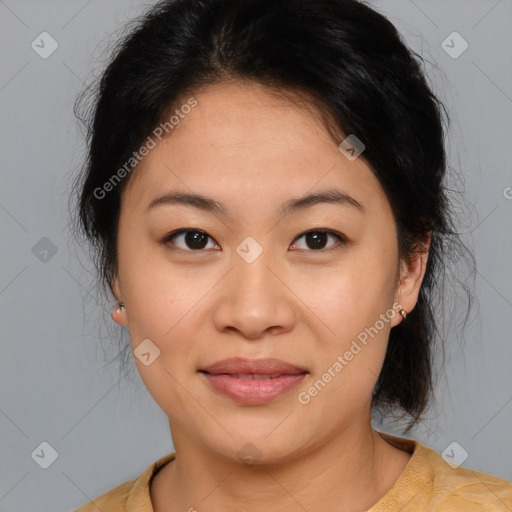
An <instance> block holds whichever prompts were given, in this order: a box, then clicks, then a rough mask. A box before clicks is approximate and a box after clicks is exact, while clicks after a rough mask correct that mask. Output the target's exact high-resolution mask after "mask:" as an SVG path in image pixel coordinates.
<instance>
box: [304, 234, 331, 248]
mask: <svg viewBox="0 0 512 512" xmlns="http://www.w3.org/2000/svg"><path fill="white" fill-rule="evenodd" d="M326 237H327V233H318V232H317V233H308V234H307V235H306V241H307V243H308V245H309V247H310V248H311V249H322V248H323V246H324V245H325V238H326ZM322 242H324V243H322Z"/></svg>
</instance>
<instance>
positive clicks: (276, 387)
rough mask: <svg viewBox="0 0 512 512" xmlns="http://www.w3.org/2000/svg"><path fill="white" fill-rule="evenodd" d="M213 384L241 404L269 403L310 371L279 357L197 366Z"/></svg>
mask: <svg viewBox="0 0 512 512" xmlns="http://www.w3.org/2000/svg"><path fill="white" fill-rule="evenodd" d="M198 372H199V373H201V374H202V375H204V377H205V379H206V381H207V382H208V383H209V385H210V386H211V388H213V389H214V390H215V391H217V392H219V393H221V394H222V395H223V396H226V397H228V398H230V399H232V400H233V401H235V402H236V403H238V404H240V405H260V404H265V403H268V402H270V401H272V400H275V399H277V398H278V397H281V396H283V395H284V394H286V393H288V392H290V391H291V390H292V389H293V388H294V387H296V386H297V385H298V383H299V382H301V381H302V380H303V379H304V378H305V377H306V375H308V374H309V371H308V370H306V369H304V368H300V367H298V366H295V365H292V364H290V363H287V362H284V361H281V360H279V359H244V358H231V359H225V360H223V361H219V362H217V363H215V364H213V365H210V366H208V367H206V368H202V369H200V370H198Z"/></svg>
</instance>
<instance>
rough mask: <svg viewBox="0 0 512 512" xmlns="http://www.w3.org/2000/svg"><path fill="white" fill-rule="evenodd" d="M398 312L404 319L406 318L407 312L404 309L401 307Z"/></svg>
mask: <svg viewBox="0 0 512 512" xmlns="http://www.w3.org/2000/svg"><path fill="white" fill-rule="evenodd" d="M399 313H400V314H401V315H402V318H403V319H404V320H405V319H406V317H407V313H406V311H405V309H401V310H400V311H399Z"/></svg>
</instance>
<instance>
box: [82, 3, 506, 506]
mask: <svg viewBox="0 0 512 512" xmlns="http://www.w3.org/2000/svg"><path fill="white" fill-rule="evenodd" d="M416 57H417V56H415V55H414V54H413V53H412V52H411V51H410V50H408V49H407V48H406V46H405V45H404V44H403V42H402V41H401V39H400V37H399V35H398V33H397V31H396V29H395V28H394V27H393V25H392V24H391V23H390V22H389V21H388V20H386V19H385V18H384V17H383V16H381V15H380V14H378V13H376V12H375V11H373V10H372V9H371V8H370V7H368V6H367V5H365V4H362V3H359V2H357V1H356V0H245V1H240V0H202V1H198V0H196V1H192V0H174V1H172V0H171V1H165V2H161V3H159V4H158V5H156V6H154V7H153V8H152V9H151V10H150V11H149V12H148V13H147V15H146V16H145V17H144V18H143V19H142V20H141V22H140V24H139V25H138V26H137V27H136V28H134V29H133V30H132V31H131V32H130V33H129V34H128V35H127V36H126V38H125V39H124V40H123V41H122V44H120V45H119V47H117V48H116V50H115V53H114V56H113V59H112V61H111V63H110V64H109V66H108V68H107V69H106V71H105V73H104V74H103V76H102V78H101V83H100V88H99V91H98V97H97V99H96V102H95V104H94V113H93V114H94V115H93V119H92V126H91V131H90V148H89V159H88V162H87V166H86V168H85V169H84V173H83V175H82V176H80V177H79V181H78V182H77V190H78V192H79V198H80V205H79V219H80V221H81V226H82V228H83V229H84V232H85V233H86V235H87V236H88V237H89V238H90V240H91V241H92V242H93V244H94V247H95V248H97V249H98V257H99V259H98V263H99V268H100V275H101V279H102V281H103V283H104V284H105V285H106V286H108V289H109V290H110V292H111V293H112V294H113V296H114V297H115V298H116V300H117V301H118V302H119V304H118V306H117V307H115V308H114V310H113V312H112V318H113V320H114V321H115V322H117V323H118V324H120V325H126V326H127V328H128V330H129V334H130V342H131V348H132V349H133V352H134V356H135V362H136V365H137V368H138V371H139V373H140V376H141V378H142V380H143V382H144V384H145V385H146V387H147V389H148V391H149V392H150V393H151V395H152V396H153V398H154V399H155V401H156V402H157V403H158V404H159V406H160V407H161V408H162V409H163V410H164V411H165V413H166V414H167V416H168V418H169V426H170V429H171V432H172V438H173V442H174V447H175V452H173V453H171V454H168V455H166V456H164V457H162V458H161V459H159V460H158V461H156V462H155V463H154V464H152V465H151V466H150V467H149V468H147V470H146V471H145V472H144V473H142V474H141V475H140V476H139V477H138V478H136V479H135V480H132V481H128V482H125V483H123V484H121V485H119V486H118V487H116V488H115V489H112V490H111V491H109V492H107V493H106V494H104V495H102V496H100V497H98V498H96V499H95V500H94V501H92V502H90V503H88V504H85V505H84V506H82V507H81V508H79V509H78V511H79V512H88V511H92V510H98V509H99V510H105V511H107V510H108V511H109V512H116V511H156V512H161V511H164V510H165V511H185V510H188V511H194V510H197V511H202V510H209V511H218V510H233V511H235V510H236V511H240V510H251V511H260V510H264V511H266V512H271V511H277V510H279V511H295V510H307V511H320V510H343V511H363V510H365V511H366V510H371V511H372V512H377V511H378V512H381V511H388V510H397V511H398V510H401V511H409V510H411V511H412V510H414V511H423V510H425V511H426V510H436V511H453V510H464V511H467V510H496V511H497V510H509V509H510V508H511V507H512V484H511V483H509V482H506V481H505V480H502V479H500V478H497V477H494V476H491V475H487V474H483V473H479V472H475V471H472V470H469V469H464V468H462V467H460V462H459V463H457V460H455V459H457V457H456V453H455V452H454V462H453V463H451V464H448V463H447V462H445V460H443V458H442V457H441V455H439V454H438V453H437V452H435V451H433V450H432V449H430V448H428V447H426V446H424V445H422V444H421V443H419V442H416V441H411V440H406V439H403V438H399V437H394V436H390V435H387V434H384V433H381V432H378V431H376V430H374V429H373V427H372V424H371V414H372V411H373V412H374V411H382V412H383V413H385V412H386V411H387V412H397V411H402V412H403V414H406V415H408V416H409V418H410V427H411V426H413V425H414V424H416V423H417V422H418V421H420V420H421V416H422V413H423V412H424V411H425V410H426V407H427V405H428V402H429V397H430V395H431V391H432V377H431V376H432V368H431V354H432V349H433V346H434V343H435V341H436V339H435V333H436V332H437V328H438V317H437V313H436V311H437V310H436V304H435V302H434V301H435V297H436V295H435V293H436V290H437V287H438V285H439V284H440V279H441V277H442V274H443V272H444V271H445V267H446V259H447V255H448V253H449V252H450V251H453V250H461V249H462V248H463V246H462V244H461V243H460V241H459V240H458V238H457V234H456V232H455V230H454V229H453V227H452V226H453V225H452V221H451V217H450V203H449V201H448V197H447V194H446V191H445V188H444V182H445V170H446V157H445V150H444V147H443V140H444V126H443V121H442V119H443V118H442V112H443V106H442V104H441V103H440V102H439V101H438V99H437V98H436V97H435V95H434V94H433V93H432V91H431V90H430V89H429V87H428V86H427V84H426V81H425V78H424V76H423V74H422V72H421V69H420V65H419V59H417V58H416Z"/></svg>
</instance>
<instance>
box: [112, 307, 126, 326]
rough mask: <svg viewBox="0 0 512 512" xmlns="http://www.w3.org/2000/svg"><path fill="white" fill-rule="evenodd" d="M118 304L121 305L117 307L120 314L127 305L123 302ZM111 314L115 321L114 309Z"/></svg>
mask: <svg viewBox="0 0 512 512" xmlns="http://www.w3.org/2000/svg"><path fill="white" fill-rule="evenodd" d="M118 306H119V307H118V308H117V309H116V313H117V314H118V315H119V314H121V311H122V310H123V309H126V306H125V305H124V304H123V303H122V302H119V303H118ZM110 316H111V318H112V320H113V321H114V322H115V319H114V312H113V311H112V313H110Z"/></svg>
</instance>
